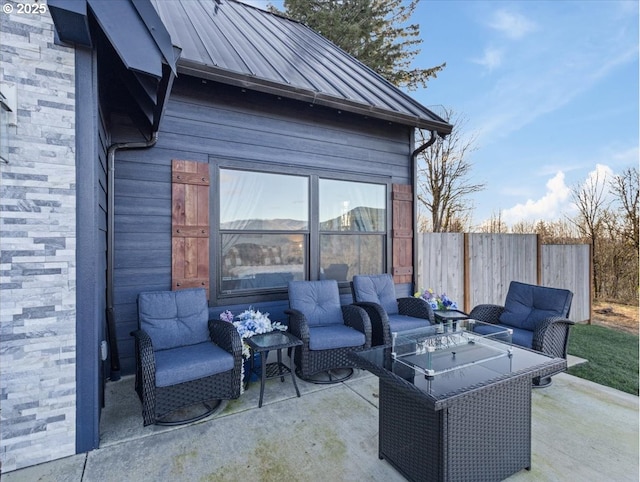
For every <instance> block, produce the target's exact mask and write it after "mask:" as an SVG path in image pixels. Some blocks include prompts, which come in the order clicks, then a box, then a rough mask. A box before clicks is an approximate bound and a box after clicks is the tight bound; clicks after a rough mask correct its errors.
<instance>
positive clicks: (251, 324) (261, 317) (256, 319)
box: [220, 308, 287, 393]
mask: <svg viewBox="0 0 640 482" xmlns="http://www.w3.org/2000/svg"><path fill="white" fill-rule="evenodd" d="M220 319H221V320H222V321H226V322H228V323H232V324H233V326H235V327H236V330H238V334H239V335H240V338H241V339H242V357H243V358H244V359H245V362H244V363H243V364H242V366H241V373H240V380H241V381H244V374H245V371H246V370H248V368H245V365H247V364H248V363H249V357H250V356H251V350H250V349H249V345H247V343H246V342H245V339H246V338H249V337H252V336H253V335H259V334H261V333H269V332H271V331H274V330H280V331H286V330H287V327H286V326H285V325H283V324H282V323H280V322H278V321H271V320H270V319H269V313H262V312H261V311H258V310H253V309H251V308H249V309H248V310H244V311H243V312H242V313H240V314H239V315H237V316H233V313H231V312H230V311H229V310H225V311H223V312H222V313H220ZM243 392H244V383H242V382H241V383H240V393H243Z"/></svg>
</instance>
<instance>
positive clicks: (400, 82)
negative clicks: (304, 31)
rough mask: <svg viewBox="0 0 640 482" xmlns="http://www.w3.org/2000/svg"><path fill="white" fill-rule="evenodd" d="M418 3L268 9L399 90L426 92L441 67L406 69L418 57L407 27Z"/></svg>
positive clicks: (321, 2) (291, 1)
mask: <svg viewBox="0 0 640 482" xmlns="http://www.w3.org/2000/svg"><path fill="white" fill-rule="evenodd" d="M417 4H418V0H411V2H409V3H407V2H406V1H403V0H284V8H285V11H284V12H281V11H279V10H277V9H276V8H275V7H273V6H272V5H270V6H269V9H270V10H271V11H272V12H274V13H278V14H281V15H286V16H288V17H289V18H292V19H294V20H298V21H299V22H302V23H304V24H305V25H307V26H309V27H311V28H312V29H313V30H315V31H316V32H318V33H320V34H321V35H323V36H324V37H326V38H327V39H329V40H331V41H332V42H333V43H334V44H336V45H337V46H338V47H340V48H341V49H342V50H344V51H345V52H347V53H349V54H351V55H352V56H354V57H355V58H357V59H358V60H360V61H361V62H362V63H364V64H365V65H367V66H369V67H370V68H371V69H373V70H374V71H376V72H377V73H379V74H380V75H382V76H383V77H385V78H386V79H387V80H389V81H390V82H392V83H393V84H395V85H397V86H399V87H406V88H407V89H409V90H414V89H416V88H418V87H426V86H427V80H429V78H431V77H434V78H435V77H436V76H437V73H438V72H440V71H441V70H442V69H444V67H445V66H446V63H443V64H442V65H439V66H436V67H431V68H428V69H420V68H413V69H412V68H411V62H412V60H413V59H414V57H415V56H416V55H417V54H418V53H419V52H420V49H418V48H417V46H418V45H420V44H421V43H422V39H420V38H419V36H420V26H419V25H417V24H409V25H407V22H408V20H409V18H410V17H411V14H412V13H413V12H414V10H415V8H416V6H417Z"/></svg>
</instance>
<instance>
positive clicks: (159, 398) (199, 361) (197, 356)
mask: <svg viewBox="0 0 640 482" xmlns="http://www.w3.org/2000/svg"><path fill="white" fill-rule="evenodd" d="M138 323H139V327H138V330H136V331H134V332H132V333H131V335H132V336H134V337H135V353H136V381H135V387H136V392H137V393H138V396H139V397H140V400H141V402H142V418H143V423H144V425H145V426H146V425H150V424H157V425H178V424H182V423H188V422H193V421H196V420H199V419H201V418H204V417H206V416H208V415H210V414H211V413H212V412H213V411H214V410H215V409H216V408H217V405H218V404H219V401H220V400H229V399H234V398H238V397H239V396H240V374H241V364H242V342H241V340H240V335H239V334H238V331H237V330H236V328H235V327H234V326H233V325H232V324H231V323H226V322H224V321H220V320H215V319H212V320H209V309H208V306H207V299H206V294H205V291H204V289H201V288H195V289H186V290H181V291H155V292H145V293H140V295H139V296H138ZM185 417H186V418H185Z"/></svg>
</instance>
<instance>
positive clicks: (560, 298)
mask: <svg viewBox="0 0 640 482" xmlns="http://www.w3.org/2000/svg"><path fill="white" fill-rule="evenodd" d="M572 299H573V293H571V291H569V290H563V289H558V288H547V287H545V286H536V285H530V284H526V283H520V282H518V281H512V282H511V284H510V285H509V292H508V293H507V299H506V301H505V305H504V308H505V309H504V312H503V313H502V315H501V316H500V323H503V324H505V325H509V326H513V327H515V328H522V329H524V330H530V331H533V330H535V327H536V325H537V324H538V323H539V322H540V321H542V320H544V319H545V318H549V317H551V316H560V317H563V318H566V317H568V316H569V310H570V308H571V300H572Z"/></svg>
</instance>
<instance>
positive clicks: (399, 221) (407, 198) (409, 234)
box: [391, 184, 413, 283]
mask: <svg viewBox="0 0 640 482" xmlns="http://www.w3.org/2000/svg"><path fill="white" fill-rule="evenodd" d="M391 194H392V203H393V230H392V233H391V236H392V242H393V261H392V264H393V266H392V272H393V281H394V282H395V283H411V282H412V281H413V190H412V187H411V185H410V184H393V185H392V189H391Z"/></svg>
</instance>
